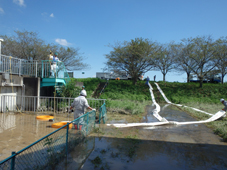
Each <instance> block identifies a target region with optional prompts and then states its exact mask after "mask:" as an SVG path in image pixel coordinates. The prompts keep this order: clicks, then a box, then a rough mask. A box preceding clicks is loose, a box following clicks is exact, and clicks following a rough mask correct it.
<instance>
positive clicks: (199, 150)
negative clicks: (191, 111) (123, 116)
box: [80, 137, 227, 170]
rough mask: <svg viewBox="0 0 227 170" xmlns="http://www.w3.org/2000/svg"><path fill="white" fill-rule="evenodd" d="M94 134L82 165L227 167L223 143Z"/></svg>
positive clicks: (194, 169)
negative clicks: (109, 136)
mask: <svg viewBox="0 0 227 170" xmlns="http://www.w3.org/2000/svg"><path fill="white" fill-rule="evenodd" d="M94 138H95V147H94V149H93V150H92V153H90V155H89V157H88V159H86V161H84V163H83V165H82V166H81V167H80V168H81V169H109V170H112V169H113V170H115V169H118V170H121V169H128V170H134V169H135V170H136V169H141V168H142V169H143V170H146V169H147V170H150V169H170V170H178V169H179V170H182V169H186V170H187V169H188V170H189V169H193V170H196V169H198V170H200V169H219V170H221V169H226V168H227V162H226V158H227V155H226V152H227V147H226V146H224V145H209V144H199V145H197V144H190V143H179V142H164V141H151V140H140V139H119V138H106V137H102V138H98V137H94ZM98 160H100V161H98Z"/></svg>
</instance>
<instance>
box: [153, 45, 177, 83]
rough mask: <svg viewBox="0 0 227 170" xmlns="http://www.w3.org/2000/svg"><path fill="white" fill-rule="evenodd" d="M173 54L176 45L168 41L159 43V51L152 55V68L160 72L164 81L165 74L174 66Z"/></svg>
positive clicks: (174, 54)
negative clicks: (162, 43) (166, 43)
mask: <svg viewBox="0 0 227 170" xmlns="http://www.w3.org/2000/svg"><path fill="white" fill-rule="evenodd" d="M175 56H176V45H175V44H173V43H170V44H168V45H159V52H158V53H157V55H155V56H154V57H153V60H152V63H153V64H154V66H155V67H154V70H157V71H161V72H162V75H163V81H164V82H165V77H166V74H167V73H168V72H170V71H171V70H173V69H174V68H175V67H174V64H175Z"/></svg>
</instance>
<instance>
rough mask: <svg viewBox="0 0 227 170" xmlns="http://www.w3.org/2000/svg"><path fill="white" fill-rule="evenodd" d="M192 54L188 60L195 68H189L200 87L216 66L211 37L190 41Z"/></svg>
mask: <svg viewBox="0 0 227 170" xmlns="http://www.w3.org/2000/svg"><path fill="white" fill-rule="evenodd" d="M192 42H193V44H194V45H193V52H192V54H191V55H190V58H191V59H192V60H193V62H195V67H191V68H190V69H192V71H193V73H194V74H196V75H197V77H198V78H199V81H200V87H202V86H203V80H204V79H205V78H206V76H207V74H208V73H209V72H210V71H212V70H213V69H214V68H215V67H216V66H217V64H218V62H217V60H215V47H214V41H213V39H212V38H211V36H203V37H196V38H193V39H192Z"/></svg>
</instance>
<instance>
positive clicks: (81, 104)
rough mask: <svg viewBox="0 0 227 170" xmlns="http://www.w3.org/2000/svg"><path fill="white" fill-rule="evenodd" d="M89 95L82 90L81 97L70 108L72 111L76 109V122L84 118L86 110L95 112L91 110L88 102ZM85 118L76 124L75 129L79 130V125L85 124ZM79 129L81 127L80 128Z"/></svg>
mask: <svg viewBox="0 0 227 170" xmlns="http://www.w3.org/2000/svg"><path fill="white" fill-rule="evenodd" d="M86 96H87V93H86V91H85V90H82V91H81V92H80V96H78V97H76V98H75V99H74V101H73V103H72V105H71V107H70V110H71V109H74V120H75V119H77V118H79V117H80V116H83V115H84V114H85V109H90V110H95V109H93V108H91V107H90V106H89V105H88V101H87V99H86ZM83 119H84V118H80V119H79V120H77V121H75V122H74V125H75V128H76V129H77V125H78V124H79V125H83V124H84V120H83ZM78 128H79V127H78Z"/></svg>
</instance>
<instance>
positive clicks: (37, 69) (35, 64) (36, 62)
mask: <svg viewBox="0 0 227 170" xmlns="http://www.w3.org/2000/svg"><path fill="white" fill-rule="evenodd" d="M37 70H38V69H37V61H36V62H35V77H37Z"/></svg>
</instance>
